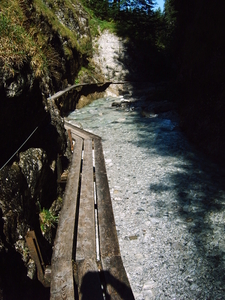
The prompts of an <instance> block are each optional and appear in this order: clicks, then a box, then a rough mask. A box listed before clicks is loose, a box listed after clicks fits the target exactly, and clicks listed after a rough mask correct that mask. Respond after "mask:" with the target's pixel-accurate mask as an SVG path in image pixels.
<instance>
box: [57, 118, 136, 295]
mask: <svg viewBox="0 0 225 300" xmlns="http://www.w3.org/2000/svg"><path fill="white" fill-rule="evenodd" d="M65 128H66V129H67V130H69V132H70V133H71V137H72V140H73V141H74V145H73V158H72V163H71V167H70V172H69V176H68V180H67V185H66V190H65V196H64V202H63V207H62V210H61V213H60V218H59V224H58V229H57V234H56V239H55V244H54V249H53V256H52V264H51V265H52V277H51V300H53V299H54V300H56V299H57V300H58V299H71V300H72V299H83V300H91V299H134V296H133V293H132V290H131V287H130V284H129V281H128V278H127V275H126V272H125V269H124V266H123V262H122V259H121V255H120V249H119V243H118V238H117V232H116V226H115V221H114V215H113V210H112V203H111V197H110V192H109V185H108V179H107V174H106V168H105V161H104V155H103V149H102V142H101V138H100V137H98V136H96V135H94V134H91V133H89V132H87V131H84V130H82V129H80V128H78V127H75V126H73V125H71V124H69V123H65Z"/></svg>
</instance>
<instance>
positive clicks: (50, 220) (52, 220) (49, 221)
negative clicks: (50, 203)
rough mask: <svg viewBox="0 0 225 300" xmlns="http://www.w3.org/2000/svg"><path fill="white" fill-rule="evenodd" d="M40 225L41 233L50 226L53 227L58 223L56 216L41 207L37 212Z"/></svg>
mask: <svg viewBox="0 0 225 300" xmlns="http://www.w3.org/2000/svg"><path fill="white" fill-rule="evenodd" d="M39 218H40V227H41V231H42V233H43V234H45V233H46V232H47V230H49V229H50V228H51V227H53V228H55V225H56V224H57V223H58V219H59V218H58V216H54V215H53V214H52V212H51V211H50V210H48V209H45V208H43V209H42V210H40V213H39Z"/></svg>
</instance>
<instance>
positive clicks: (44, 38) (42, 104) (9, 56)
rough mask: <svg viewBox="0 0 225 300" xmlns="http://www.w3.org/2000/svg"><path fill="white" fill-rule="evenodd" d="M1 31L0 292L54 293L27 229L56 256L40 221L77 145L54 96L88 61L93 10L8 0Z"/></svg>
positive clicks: (64, 1) (69, 2) (7, 295)
mask: <svg viewBox="0 0 225 300" xmlns="http://www.w3.org/2000/svg"><path fill="white" fill-rule="evenodd" d="M0 36H1V40H0V95H1V97H0V128H1V129H0V139H1V155H0V168H1V170H0V299H48V298H49V291H48V289H43V287H41V284H40V283H39V282H38V281H37V280H36V270H35V265H34V262H33V261H32V260H31V258H30V255H29V251H28V249H27V247H26V243H25V235H26V233H27V231H28V230H30V229H31V230H35V232H36V235H37V237H38V241H39V244H40V247H41V250H42V254H43V256H44V260H45V263H46V264H50V260H51V251H52V249H51V247H52V245H51V243H52V239H53V237H54V236H52V235H51V234H47V233H46V234H45V237H43V234H42V232H41V228H40V225H42V231H43V230H45V229H44V228H45V227H44V226H46V224H47V226H49V223H50V222H51V221H49V220H47V221H46V222H49V223H46V224H43V222H45V216H44V213H45V212H46V211H50V213H51V214H53V220H54V213H57V211H58V210H59V209H60V205H61V197H62V193H63V189H62V188H61V187H60V186H59V185H58V184H57V175H58V174H57V160H58V159H59V157H61V158H62V162H65V166H66V163H67V162H68V161H69V159H70V153H69V151H68V148H67V144H68V143H67V137H66V133H65V130H64V128H63V124H62V119H61V116H60V112H59V109H58V108H57V107H56V105H55V104H54V103H53V102H51V101H47V97H48V96H49V94H54V92H56V91H58V90H59V89H62V88H64V87H65V86H67V85H68V84H74V80H75V78H76V77H77V74H78V72H79V70H80V69H81V67H82V66H87V64H88V60H87V58H88V57H89V56H90V55H91V49H92V39H91V35H90V29H89V24H88V16H87V13H86V12H85V11H84V9H83V7H82V6H81V4H80V3H79V2H78V1H76V0H57V1H51V0H45V1H42V0H14V1H12V0H3V1H1V3H0ZM24 141H26V143H25V144H24V145H23V143H24ZM22 145H23V146H22ZM21 146H22V148H21V149H20V151H19V152H18V154H16V155H15V156H13V158H12V159H11V160H10V161H9V162H8V163H7V164H6V165H5V163H6V162H7V160H8V159H9V158H10V157H11V156H12V155H13V154H14V153H16V152H17V150H18V149H19V148H20V147H21ZM65 166H63V167H65ZM52 222H53V221H52ZM50 225H51V224H50ZM53 225H54V224H53Z"/></svg>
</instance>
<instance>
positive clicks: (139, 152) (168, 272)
mask: <svg viewBox="0 0 225 300" xmlns="http://www.w3.org/2000/svg"><path fill="white" fill-rule="evenodd" d="M118 100H121V98H113V97H108V98H104V99H99V100H96V101H94V102H93V103H92V104H90V105H89V106H86V107H84V108H82V109H80V110H75V111H74V112H72V113H71V114H70V115H69V116H68V117H67V119H68V120H69V121H70V122H71V123H73V124H76V125H79V126H82V127H83V129H85V130H88V131H90V132H93V133H94V134H97V135H99V136H101V137H102V141H103V149H104V155H105V161H106V168H107V175H108V179H109V186H110V192H111V198H112V205H113V211H114V216H115V222H116V227H117V233H118V239H119V243H120V250H121V256H122V259H123V262H124V266H125V269H126V271H127V274H128V278H129V280H130V284H131V287H132V290H133V292H134V296H135V299H137V300H140V299H225V273H224V271H225V184H224V182H225V175H224V174H225V173H224V172H223V170H221V169H220V168H219V166H218V165H215V164H213V163H211V162H210V161H208V160H207V159H206V158H205V157H204V156H202V154H201V153H199V152H198V151H196V150H195V149H194V147H192V146H191V145H190V144H189V143H188V141H187V140H186V138H185V136H184V135H183V134H182V132H181V131H180V130H179V126H178V125H179V123H178V118H177V116H176V114H175V113H173V112H171V111H170V112H167V113H162V114H159V115H155V114H152V115H150V114H149V115H148V118H146V117H143V113H142V112H141V102H140V103H139V102H134V103H133V104H132V103H131V104H129V105H128V106H125V108H121V107H114V106H113V107H112V103H113V102H115V101H118Z"/></svg>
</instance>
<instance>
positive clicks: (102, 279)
mask: <svg viewBox="0 0 225 300" xmlns="http://www.w3.org/2000/svg"><path fill="white" fill-rule="evenodd" d="M101 285H102V287H101ZM108 285H110V290H112V289H113V290H114V291H113V294H112V295H111V296H110V295H109V294H108V292H107V286H108ZM81 294H82V298H81V299H82V300H96V299H98V300H101V299H106V300H109V299H124V300H134V297H133V293H132V291H131V289H130V288H129V287H127V286H126V284H124V283H123V282H121V281H120V280H118V279H116V278H115V277H114V276H113V275H112V274H111V273H110V272H109V271H101V272H100V273H99V272H88V273H87V274H85V276H84V278H83V280H82V284H81ZM103 294H104V297H103ZM117 297H119V298H117Z"/></svg>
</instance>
